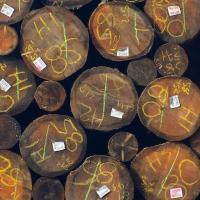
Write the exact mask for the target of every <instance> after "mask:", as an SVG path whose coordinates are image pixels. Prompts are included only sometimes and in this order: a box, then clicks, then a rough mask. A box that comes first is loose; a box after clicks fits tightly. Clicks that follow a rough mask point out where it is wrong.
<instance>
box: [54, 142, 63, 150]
mask: <svg viewBox="0 0 200 200" xmlns="http://www.w3.org/2000/svg"><path fill="white" fill-rule="evenodd" d="M52 146H53V151H62V150H65V143H64V142H53V143H52Z"/></svg>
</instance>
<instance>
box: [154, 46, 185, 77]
mask: <svg viewBox="0 0 200 200" xmlns="http://www.w3.org/2000/svg"><path fill="white" fill-rule="evenodd" d="M154 61H155V63H156V67H157V69H158V72H159V73H160V74H161V75H162V76H171V75H173V76H182V75H183V74H184V73H185V71H186V70H187V67H188V56H187V54H186V52H185V50H184V49H183V48H182V47H181V46H179V45H177V44H173V43H167V44H164V45H161V46H160V47H159V48H158V49H157V51H156V53H155V55H154Z"/></svg>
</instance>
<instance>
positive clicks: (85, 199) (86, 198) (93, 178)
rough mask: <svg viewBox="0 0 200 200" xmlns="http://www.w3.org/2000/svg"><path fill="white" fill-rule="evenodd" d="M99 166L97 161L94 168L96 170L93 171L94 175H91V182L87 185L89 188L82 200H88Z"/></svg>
mask: <svg viewBox="0 0 200 200" xmlns="http://www.w3.org/2000/svg"><path fill="white" fill-rule="evenodd" d="M100 164H101V161H98V163H97V166H96V169H95V172H94V174H93V177H92V180H91V182H90V185H89V188H88V191H87V193H86V195H85V198H84V200H88V197H89V194H90V191H91V187H92V185H93V183H94V180H95V178H96V174H97V170H98V168H99V165H100Z"/></svg>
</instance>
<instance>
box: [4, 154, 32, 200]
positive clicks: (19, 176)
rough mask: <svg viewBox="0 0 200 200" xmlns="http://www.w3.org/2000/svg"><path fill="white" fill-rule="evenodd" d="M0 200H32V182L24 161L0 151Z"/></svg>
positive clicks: (17, 156) (15, 155)
mask: <svg viewBox="0 0 200 200" xmlns="http://www.w3.org/2000/svg"><path fill="white" fill-rule="evenodd" d="M0 186H1V187H0V188H1V189H0V200H31V192H32V181H31V174H30V172H29V169H28V167H27V165H26V163H25V162H24V160H23V159H22V158H21V157H20V156H19V155H17V154H15V153H12V152H11V151H6V150H0Z"/></svg>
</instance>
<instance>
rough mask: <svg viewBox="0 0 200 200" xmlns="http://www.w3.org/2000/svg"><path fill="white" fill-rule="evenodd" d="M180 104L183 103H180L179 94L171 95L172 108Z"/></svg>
mask: <svg viewBox="0 0 200 200" xmlns="http://www.w3.org/2000/svg"><path fill="white" fill-rule="evenodd" d="M180 106H181V104H180V101H179V98H178V95H175V96H171V97H170V108H178V107H180Z"/></svg>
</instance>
